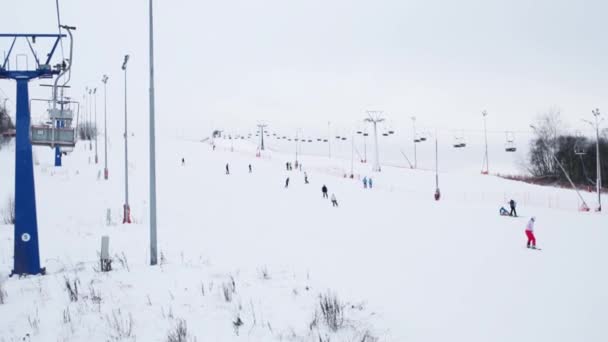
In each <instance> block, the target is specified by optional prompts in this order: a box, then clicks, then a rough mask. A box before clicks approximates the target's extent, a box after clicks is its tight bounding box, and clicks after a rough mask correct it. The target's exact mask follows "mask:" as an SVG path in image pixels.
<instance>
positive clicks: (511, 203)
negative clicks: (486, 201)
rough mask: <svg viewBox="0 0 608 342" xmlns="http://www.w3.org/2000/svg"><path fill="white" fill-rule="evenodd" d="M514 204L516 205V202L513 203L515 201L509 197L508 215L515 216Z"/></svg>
mask: <svg viewBox="0 0 608 342" xmlns="http://www.w3.org/2000/svg"><path fill="white" fill-rule="evenodd" d="M516 205H517V203H515V201H514V200H513V199H511V200H510V201H509V206H510V207H511V212H510V213H509V215H510V216H515V217H517V211H516V210H515V206H516Z"/></svg>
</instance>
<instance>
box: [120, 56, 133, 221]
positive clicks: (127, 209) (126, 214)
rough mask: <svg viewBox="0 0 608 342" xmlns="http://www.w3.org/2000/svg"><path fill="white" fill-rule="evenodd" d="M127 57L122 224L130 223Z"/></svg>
mask: <svg viewBox="0 0 608 342" xmlns="http://www.w3.org/2000/svg"><path fill="white" fill-rule="evenodd" d="M128 61H129V55H125V59H124V61H123V62H122V70H123V71H124V72H125V133H124V134H125V204H124V205H123V219H122V223H123V224H124V223H131V208H130V207H129V144H128V142H129V134H128V130H127V62H128Z"/></svg>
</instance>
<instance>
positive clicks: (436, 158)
mask: <svg viewBox="0 0 608 342" xmlns="http://www.w3.org/2000/svg"><path fill="white" fill-rule="evenodd" d="M438 146H439V144H438V143H437V130H435V188H436V189H437V190H439V147H438Z"/></svg>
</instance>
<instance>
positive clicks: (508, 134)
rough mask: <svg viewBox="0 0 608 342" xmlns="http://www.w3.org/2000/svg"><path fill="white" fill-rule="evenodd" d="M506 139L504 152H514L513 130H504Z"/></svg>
mask: <svg viewBox="0 0 608 342" xmlns="http://www.w3.org/2000/svg"><path fill="white" fill-rule="evenodd" d="M505 135H506V139H507V141H506V142H505V151H506V152H515V151H517V147H516V146H515V137H514V136H513V132H505Z"/></svg>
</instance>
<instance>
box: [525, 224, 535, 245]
mask: <svg viewBox="0 0 608 342" xmlns="http://www.w3.org/2000/svg"><path fill="white" fill-rule="evenodd" d="M534 222H536V218H535V217H534V216H532V218H531V219H530V221H528V224H527V225H526V236H527V237H528V244H527V245H528V248H536V237H534Z"/></svg>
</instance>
